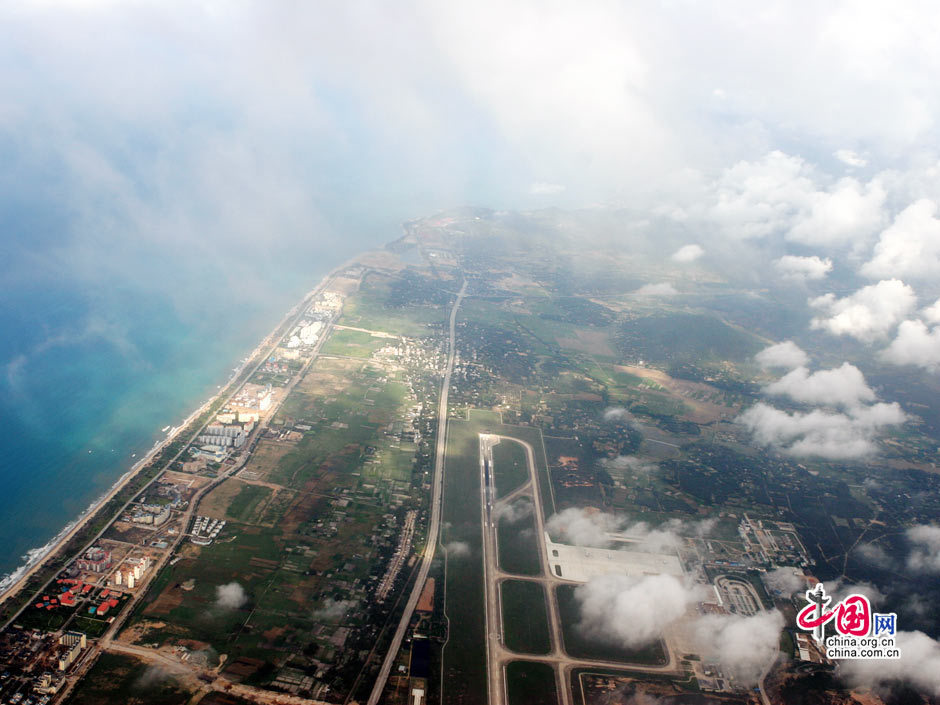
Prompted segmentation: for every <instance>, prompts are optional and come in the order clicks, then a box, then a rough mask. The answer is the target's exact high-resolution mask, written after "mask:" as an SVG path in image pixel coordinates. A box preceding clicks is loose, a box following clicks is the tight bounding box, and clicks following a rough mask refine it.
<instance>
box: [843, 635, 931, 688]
mask: <svg viewBox="0 0 940 705" xmlns="http://www.w3.org/2000/svg"><path fill="white" fill-rule="evenodd" d="M896 639H897V645H898V648H899V649H900V650H901V658H899V659H845V660H842V661H839V674H840V675H841V676H842V677H843V678H844V679H845V680H846V681H847V682H848V683H849V684H851V685H852V686H853V687H867V688H881V687H883V686H885V685H887V684H888V683H891V682H892V681H899V682H904V683H908V684H910V685H912V686H913V687H914V688H917V689H918V690H921V691H922V692H925V693H928V694H929V695H932V696H934V697H940V643H938V642H937V641H936V640H934V639H931V638H930V637H929V636H927V635H926V634H924V633H923V632H917V631H915V632H907V631H899V632H898V633H897V637H896Z"/></svg>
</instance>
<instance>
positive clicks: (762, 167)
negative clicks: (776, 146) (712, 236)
mask: <svg viewBox="0 0 940 705" xmlns="http://www.w3.org/2000/svg"><path fill="white" fill-rule="evenodd" d="M813 188H814V187H813V182H812V180H811V179H810V177H809V169H808V167H807V166H806V165H805V163H804V162H803V160H802V159H800V158H799V157H791V156H789V155H787V154H784V153H783V152H780V151H773V152H770V153H769V154H767V155H766V156H765V157H764V158H763V159H762V160H761V161H759V162H747V161H740V162H738V163H737V164H735V165H734V166H732V167H730V168H729V169H726V170H725V171H724V172H723V173H722V175H721V177H720V178H719V179H718V180H717V182H716V183H715V185H714V195H713V198H714V204H713V205H712V206H711V208H710V209H709V211H708V217H709V219H710V220H712V221H713V222H715V223H717V224H718V225H719V226H720V227H721V228H722V230H723V231H724V232H726V233H728V234H729V235H731V236H732V237H739V238H754V237H765V236H767V235H770V234H771V233H774V232H778V231H781V230H784V229H786V228H788V227H789V226H790V224H791V223H792V222H793V219H794V217H795V216H796V214H797V213H798V211H799V208H800V207H801V206H802V204H804V203H805V202H806V200H807V197H808V194H809V193H811V192H812V191H813Z"/></svg>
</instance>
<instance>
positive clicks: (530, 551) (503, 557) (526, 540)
mask: <svg viewBox="0 0 940 705" xmlns="http://www.w3.org/2000/svg"><path fill="white" fill-rule="evenodd" d="M526 505H528V509H529V510H530V511H528V513H526V512H525V509H526ZM531 509H532V502H531V500H529V499H528V498H525V499H518V500H516V501H515V502H514V503H513V504H512V505H511V508H510V510H508V511H507V512H505V513H504V515H503V516H502V517H501V518H500V519H499V523H498V524H497V526H496V532H497V533H496V536H497V543H498V544H499V567H500V568H502V569H503V570H505V571H506V572H507V573H515V574H517V575H538V574H539V573H540V572H541V569H542V564H541V561H540V560H539V544H538V540H537V537H536V535H535V515H534V514H533V513H532V511H531ZM520 515H521V516H520Z"/></svg>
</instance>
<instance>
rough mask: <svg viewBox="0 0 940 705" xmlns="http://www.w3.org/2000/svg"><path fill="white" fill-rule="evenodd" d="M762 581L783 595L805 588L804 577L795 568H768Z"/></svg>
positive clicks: (787, 595) (786, 595)
mask: <svg viewBox="0 0 940 705" xmlns="http://www.w3.org/2000/svg"><path fill="white" fill-rule="evenodd" d="M764 583H765V584H766V585H767V587H768V588H770V589H771V590H776V591H778V592H779V593H780V594H781V595H783V596H784V597H789V596H790V595H792V594H793V593H795V592H798V591H800V590H805V589H806V579H805V578H804V577H803V574H802V573H800V572H799V571H798V570H797V569H796V568H789V567H781V568H774V569H773V570H769V571H767V572H766V573H765V574H764Z"/></svg>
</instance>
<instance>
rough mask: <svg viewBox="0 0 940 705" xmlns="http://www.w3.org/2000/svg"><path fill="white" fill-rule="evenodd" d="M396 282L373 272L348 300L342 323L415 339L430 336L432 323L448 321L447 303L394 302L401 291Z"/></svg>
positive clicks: (438, 323)
mask: <svg viewBox="0 0 940 705" xmlns="http://www.w3.org/2000/svg"><path fill="white" fill-rule="evenodd" d="M393 282H394V280H392V279H391V278H389V277H384V276H382V275H379V274H371V275H369V276H368V277H367V278H366V279H365V280H364V281H363V284H362V287H361V288H360V290H359V291H358V292H356V293H355V294H353V295H352V296H350V297H348V298H347V299H346V301H345V302H344V304H343V315H342V317H341V318H340V323H342V324H343V325H347V326H351V327H354V328H365V329H367V330H374V331H382V332H385V333H392V334H395V335H403V336H408V337H414V338H417V337H422V336H426V335H428V334H429V332H430V331H429V330H428V328H429V325H442V324H443V323H444V321H445V318H446V316H447V312H448V309H447V306H446V304H444V303H435V304H432V305H420V304H417V305H416V304H414V303H408V304H407V305H404V303H405V302H404V301H401V302H398V303H392V300H391V299H392V295H393V293H394V292H400V291H401V289H400V288H398V287H394V286H393ZM458 288H459V286H458ZM438 289H439V286H438ZM447 298H448V299H449V298H450V297H449V296H448V297H447Z"/></svg>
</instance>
